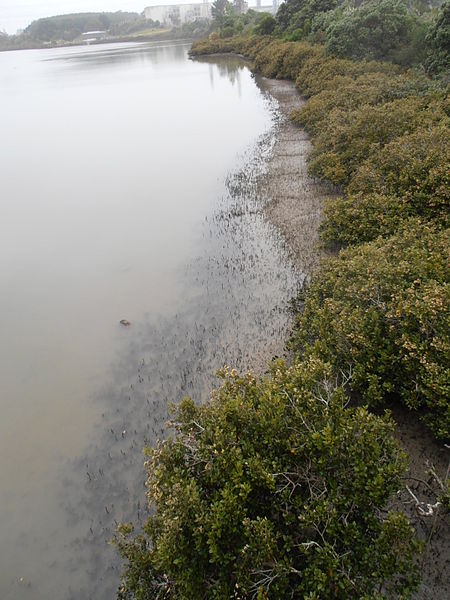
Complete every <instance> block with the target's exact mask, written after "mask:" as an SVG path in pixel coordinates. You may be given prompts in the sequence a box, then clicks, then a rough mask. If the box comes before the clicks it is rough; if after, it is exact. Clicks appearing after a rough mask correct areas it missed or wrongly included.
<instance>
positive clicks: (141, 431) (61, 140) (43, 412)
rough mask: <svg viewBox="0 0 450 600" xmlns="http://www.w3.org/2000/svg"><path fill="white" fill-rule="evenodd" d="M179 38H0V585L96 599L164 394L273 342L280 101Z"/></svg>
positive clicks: (112, 583)
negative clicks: (267, 213) (271, 222)
mask: <svg viewBox="0 0 450 600" xmlns="http://www.w3.org/2000/svg"><path fill="white" fill-rule="evenodd" d="M187 50H188V45H186V44H183V43H181V42H177V43H174V42H168V43H164V42H158V43H153V44H142V45H131V44H130V45H128V44H122V45H108V46H93V47H86V48H70V49H59V50H46V51H23V52H12V53H0V100H1V104H0V106H1V112H0V122H1V132H2V142H3V143H2V144H1V146H0V182H1V196H0V205H1V219H0V286H1V291H0V305H1V306H0V308H1V310H0V321H1V331H2V336H1V341H0V369H1V378H0V406H1V411H2V412H1V415H2V418H1V420H0V482H1V483H0V598H2V599H5V600H10V599H11V600H12V599H14V600H28V599H33V600H44V599H45V600H48V599H49V598H57V599H63V600H65V599H66V598H76V599H83V600H84V599H87V598H95V600H101V599H103V598H104V599H105V600H106V599H108V600H110V599H111V598H113V597H114V591H115V589H116V587H117V583H118V574H119V569H120V561H119V560H118V558H117V556H116V554H115V552H114V550H113V549H111V548H110V547H109V546H108V545H107V543H106V542H107V540H108V539H110V538H111V535H112V532H113V530H114V527H115V523H116V522H118V521H126V520H129V519H130V518H133V519H138V520H139V519H145V513H146V507H145V488H144V485H143V484H144V479H145V478H144V472H143V469H142V462H143V460H142V455H141V450H142V447H143V446H144V445H145V444H152V443H153V442H154V440H155V439H157V438H158V437H162V436H163V435H164V423H165V421H166V420H167V404H168V402H169V401H173V400H177V399H179V398H180V397H182V396H183V395H185V394H190V395H192V396H193V397H195V398H196V399H198V400H200V401H201V400H204V399H205V398H206V397H207V395H208V391H209V389H210V388H211V386H213V385H214V384H215V380H214V372H215V371H216V370H217V369H218V368H220V367H221V366H222V365H223V364H224V363H227V364H230V365H232V366H237V367H238V368H240V369H248V368H260V367H261V365H264V364H265V362H266V361H267V360H268V359H269V358H270V356H272V355H273V354H275V353H279V352H281V350H282V341H283V339H284V336H285V334H286V330H287V327H288V325H289V312H288V301H289V298H290V297H291V296H292V294H293V293H294V292H295V289H296V286H297V285H298V281H299V277H298V276H296V274H295V273H293V272H292V270H291V269H290V267H289V265H288V261H287V259H286V255H285V251H284V248H283V245H282V243H281V241H280V239H279V238H278V237H277V235H276V233H275V232H274V231H273V230H271V228H270V227H269V226H268V225H267V224H266V223H265V221H264V219H263V217H262V216H261V206H262V203H263V198H261V195H262V193H261V190H260V189H259V187H258V176H259V175H261V173H263V171H264V159H265V157H267V155H268V154H269V153H270V150H271V145H272V142H273V135H274V131H275V129H276V126H277V122H278V120H279V118H280V116H279V114H278V112H277V108H276V105H275V104H274V102H273V101H272V100H271V99H270V98H268V97H267V96H265V95H264V94H263V93H262V92H261V91H260V90H259V89H258V87H257V85H256V83H255V81H254V79H253V78H252V76H251V74H250V72H249V71H248V69H247V68H246V67H245V66H244V64H243V63H241V62H240V61H238V60H236V59H227V60H224V59H221V60H216V62H208V61H206V62H193V61H189V60H188V59H187ZM120 319H128V320H129V321H131V326H130V327H122V326H121V325H119V321H120Z"/></svg>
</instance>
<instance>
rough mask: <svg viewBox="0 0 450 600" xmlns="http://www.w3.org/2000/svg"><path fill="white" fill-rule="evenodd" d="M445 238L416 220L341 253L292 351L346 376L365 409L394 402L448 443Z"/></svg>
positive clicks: (314, 290) (303, 317)
mask: <svg viewBox="0 0 450 600" xmlns="http://www.w3.org/2000/svg"><path fill="white" fill-rule="evenodd" d="M449 248H450V233H449V231H448V230H445V231H436V230H435V229H434V228H433V227H431V226H430V225H424V224H422V223H419V222H417V221H415V220H410V221H406V222H404V223H403V229H402V230H401V231H400V232H399V233H397V234H396V235H393V236H391V237H390V238H388V239H383V238H381V237H378V238H377V239H376V240H375V241H373V242H370V243H368V244H362V245H360V246H356V247H354V248H348V249H346V250H343V251H341V252H340V254H339V256H337V257H335V258H331V259H329V260H327V261H326V262H325V263H324V264H323V266H322V269H321V270H320V272H319V273H318V274H317V275H316V277H315V279H314V281H313V282H312V284H311V286H310V288H309V290H308V293H307V296H306V302H305V308H304V311H303V312H302V314H300V315H299V317H298V323H297V328H296V332H295V334H294V337H293V343H294V346H295V348H296V349H297V350H300V351H301V352H302V354H305V355H314V356H319V357H321V358H322V359H324V360H327V361H329V362H330V363H331V364H333V366H334V369H335V372H337V373H339V372H351V374H352V376H351V380H350V382H349V386H350V388H351V389H352V390H353V391H354V392H356V393H357V394H358V395H359V396H360V397H361V398H362V400H363V401H364V402H365V403H368V404H369V405H376V404H380V403H383V402H385V401H386V400H390V399H394V400H395V399H397V398H398V399H400V400H401V401H402V402H404V403H405V404H406V405H407V406H408V407H409V408H413V409H418V408H420V409H421V410H422V412H424V413H425V418H426V421H427V423H428V425H429V426H430V428H431V429H432V430H433V432H434V433H435V435H436V436H437V437H439V438H444V439H446V438H448V437H450V404H449V398H450V344H449V338H448V332H449V330H450V328H449V326H450V319H449V311H448V307H449V305H450V286H449V280H450V261H449V259H450V255H449Z"/></svg>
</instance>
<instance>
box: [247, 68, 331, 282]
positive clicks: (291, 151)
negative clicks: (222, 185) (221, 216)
mask: <svg viewBox="0 0 450 600" xmlns="http://www.w3.org/2000/svg"><path fill="white" fill-rule="evenodd" d="M257 83H258V86H259V87H260V88H261V89H262V90H264V91H266V92H268V93H270V95H271V96H273V97H274V98H275V99H276V100H277V101H278V103H279V109H280V112H281V115H282V119H281V120H280V123H279V126H278V131H277V135H276V140H275V145H274V148H273V153H272V155H271V157H270V159H269V161H268V165H267V173H266V175H265V177H264V178H263V180H262V181H261V191H262V193H263V195H264V196H265V197H266V200H267V203H266V205H265V209H264V210H265V214H266V217H267V219H268V221H269V222H270V223H272V224H273V225H274V226H275V227H277V228H278V229H279V230H280V232H281V233H282V235H283V237H284V238H285V240H286V242H287V244H288V247H289V249H290V253H291V258H292V260H293V261H294V263H295V266H296V269H297V270H298V271H299V272H301V273H306V274H307V275H308V276H310V275H311V273H312V271H313V270H314V268H315V267H316V266H317V264H318V262H319V260H320V254H321V252H320V248H319V236H318V228H319V225H320V221H321V214H322V205H323V202H324V199H325V198H326V197H329V196H330V195H331V194H333V193H334V191H333V189H332V188H331V187H330V186H328V185H326V184H325V183H323V182H320V181H318V180H315V179H313V178H312V177H310V176H309V175H308V173H307V164H306V159H307V156H308V153H309V151H310V149H311V142H310V141H309V136H308V134H307V133H306V132H305V131H303V130H301V129H299V128H298V127H296V126H295V125H293V124H292V123H291V121H290V120H289V118H288V116H289V113H290V112H291V111H292V110H293V109H294V108H298V107H299V106H300V105H301V104H303V102H304V101H303V100H302V99H301V98H300V96H299V94H298V92H297V90H296V89H295V84H294V83H293V82H292V81H285V80H276V79H266V78H264V77H258V78H257Z"/></svg>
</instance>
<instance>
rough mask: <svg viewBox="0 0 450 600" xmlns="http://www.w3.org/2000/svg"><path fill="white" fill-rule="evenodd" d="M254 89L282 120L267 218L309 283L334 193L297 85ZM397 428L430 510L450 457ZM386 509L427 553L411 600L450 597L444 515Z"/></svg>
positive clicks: (410, 507) (410, 427)
mask: <svg viewBox="0 0 450 600" xmlns="http://www.w3.org/2000/svg"><path fill="white" fill-rule="evenodd" d="M256 81H257V85H258V87H259V88H260V89H261V90H262V91H264V92H267V93H269V94H271V95H272V96H273V97H274V98H275V100H277V102H278V105H279V110H280V113H281V115H282V120H281V122H280V124H279V126H278V130H277V131H276V133H275V144H274V147H273V151H272V155H271V157H270V158H269V159H268V163H267V173H266V175H265V176H264V177H263V178H262V181H261V183H260V185H261V192H262V193H263V195H264V196H265V197H266V200H267V202H266V205H265V206H264V209H263V213H264V216H265V218H266V219H267V220H268V222H269V223H271V224H272V225H273V226H274V227H275V228H276V229H277V230H278V231H279V232H280V233H281V235H282V237H283V239H284V241H285V243H286V247H287V249H288V251H289V254H290V258H291V260H292V261H293V264H294V266H295V268H296V269H298V270H299V272H300V273H304V274H305V276H306V280H307V281H308V280H309V279H310V277H311V275H312V274H313V272H314V270H315V269H316V267H317V266H318V264H319V261H320V259H321V257H323V256H324V255H325V252H324V251H323V250H322V249H321V248H320V247H319V243H320V241H319V233H318V229H319V225H320V223H321V220H322V207H323V205H324V201H325V199H326V198H327V197H330V196H333V195H335V194H336V190H335V188H333V187H332V186H330V185H329V184H327V183H325V182H321V181H318V180H316V179H314V178H312V177H310V176H309V175H308V169H307V156H308V153H309V151H310V149H311V142H310V139H309V136H308V134H307V133H306V131H304V130H303V129H300V128H298V127H297V126H296V125H294V124H293V123H292V122H291V121H290V120H289V114H290V112H291V110H292V109H294V108H299V107H300V106H302V105H303V104H304V103H305V101H304V100H303V99H302V98H301V96H300V94H299V92H298V91H297V89H296V87H295V83H294V82H292V81H289V80H278V79H268V78H266V77H262V76H261V75H256ZM389 408H390V410H391V412H392V417H393V419H394V422H395V432H394V436H395V438H396V440H397V441H398V443H399V444H400V446H401V447H402V448H403V449H404V451H405V452H406V453H407V456H408V463H409V470H408V472H407V473H406V475H405V484H407V485H408V486H409V488H410V490H411V491H412V492H413V493H414V495H415V496H416V497H417V498H418V499H419V500H420V501H421V502H424V503H428V504H434V503H435V502H436V494H437V493H439V490H438V489H436V487H435V486H434V487H433V482H432V478H431V477H430V468H434V469H435V472H436V473H437V474H438V476H439V477H440V478H441V480H443V479H444V478H445V475H446V471H447V468H448V451H447V450H446V448H445V446H444V445H443V444H441V445H440V444H438V443H437V442H436V441H435V440H434V438H433V436H432V435H431V433H430V431H428V430H427V428H426V427H425V425H424V424H423V423H422V422H421V421H420V420H419V418H418V415H417V414H413V413H411V412H409V411H408V410H407V409H406V408H404V407H401V406H398V405H395V406H392V407H389ZM389 509H395V510H402V511H403V512H405V514H406V515H407V517H408V519H409V521H410V523H411V525H412V526H413V527H414V528H415V529H416V531H417V534H418V537H419V539H421V540H422V541H423V542H424V544H425V548H424V551H423V554H422V556H421V557H420V564H421V567H420V569H421V574H422V583H421V585H420V587H419V589H418V591H417V593H416V594H414V596H413V598H414V599H415V600H446V598H448V597H449V594H450V581H449V575H448V573H450V523H449V518H448V516H446V515H445V514H443V511H442V510H440V511H437V512H435V514H434V516H432V517H426V516H423V515H420V514H419V512H418V511H417V509H416V504H415V502H414V501H413V500H412V497H411V496H410V494H409V493H408V491H407V490H406V488H405V489H402V490H400V491H399V492H398V497H397V499H396V500H395V501H394V502H393V503H392V505H391V506H389Z"/></svg>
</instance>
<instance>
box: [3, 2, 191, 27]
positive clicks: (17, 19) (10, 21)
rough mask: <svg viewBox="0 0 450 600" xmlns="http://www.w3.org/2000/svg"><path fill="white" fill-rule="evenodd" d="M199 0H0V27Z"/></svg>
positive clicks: (137, 9)
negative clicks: (51, 18) (86, 13)
mask: <svg viewBox="0 0 450 600" xmlns="http://www.w3.org/2000/svg"><path fill="white" fill-rule="evenodd" d="M195 1H197V2H198V1H201V0H147V1H146V0H0V30H3V29H4V30H6V31H7V32H8V33H16V31H17V29H24V28H25V27H26V26H27V25H29V24H30V23H31V21H34V20H35V19H40V18H41V17H51V16H53V15H63V14H67V13H77V12H101V11H113V12H114V11H116V10H123V11H130V12H139V13H140V12H142V11H143V10H144V8H145V7H146V6H151V5H154V6H157V5H158V4H183V3H189V2H195Z"/></svg>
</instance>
